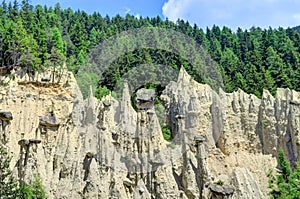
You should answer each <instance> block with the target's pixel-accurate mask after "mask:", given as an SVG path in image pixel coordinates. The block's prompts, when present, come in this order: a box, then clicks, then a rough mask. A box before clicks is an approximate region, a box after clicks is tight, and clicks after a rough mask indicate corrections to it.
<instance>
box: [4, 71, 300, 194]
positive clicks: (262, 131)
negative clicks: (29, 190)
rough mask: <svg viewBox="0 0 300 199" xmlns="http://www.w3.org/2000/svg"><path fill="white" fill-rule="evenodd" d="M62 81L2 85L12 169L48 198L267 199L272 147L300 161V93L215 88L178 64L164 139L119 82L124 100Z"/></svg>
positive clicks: (149, 113) (150, 113) (168, 95)
mask: <svg viewBox="0 0 300 199" xmlns="http://www.w3.org/2000/svg"><path fill="white" fill-rule="evenodd" d="M19 81H20V80H19ZM65 81H67V80H66V79H62V81H61V82H65ZM68 84H69V85H70V86H69V87H66V88H64V87H59V86H56V87H55V88H51V87H43V86H40V87H37V86H35V85H32V84H18V83H17V81H12V82H11V83H10V85H9V86H7V87H1V88H0V99H1V100H0V110H9V111H10V112H11V114H12V115H13V116H14V118H13V120H10V121H9V122H6V121H2V122H1V125H2V128H0V140H1V142H2V143H4V144H6V145H7V146H8V148H9V150H10V151H9V153H10V154H11V156H12V162H11V166H12V168H14V170H15V171H16V172H18V174H19V175H18V176H19V177H20V179H21V180H24V181H27V182H29V181H31V180H32V177H33V176H34V174H36V173H39V175H40V176H41V178H42V180H43V184H44V185H45V188H46V191H47V193H48V195H49V198H147V199H148V198H174V199H175V198H176V199H178V198H211V197H215V198H218V197H219V196H220V195H222V194H223V195H224V194H225V196H226V197H227V198H241V199H242V198H255V199H256V198H267V194H268V192H269V190H268V187H267V186H268V179H267V176H266V175H267V172H268V171H269V170H270V169H271V170H272V169H274V168H275V167H276V155H277V151H278V150H279V149H280V148H283V149H284V151H285V152H286V154H287V155H288V157H289V160H290V161H291V162H295V161H296V160H299V159H300V157H299V155H300V150H299V147H300V145H299V143H300V137H299V131H300V106H299V103H300V93H298V92H295V91H291V90H289V89H278V91H277V95H276V97H273V96H271V95H270V93H269V92H267V91H265V92H264V94H263V97H262V99H258V98H257V97H255V96H254V95H249V94H247V93H245V92H243V91H241V90H238V91H236V92H233V93H224V92H223V91H222V90H220V91H219V93H216V92H215V91H213V90H212V89H211V88H210V87H209V86H207V85H203V84H199V83H197V82H195V81H194V80H193V79H192V78H191V77H190V76H189V75H188V74H187V73H186V72H185V71H184V70H181V71H180V74H179V77H178V81H177V82H171V83H170V84H169V85H168V86H167V87H166V89H165V91H164V93H163V95H162V96H161V98H162V100H163V102H164V105H165V108H166V116H165V117H166V122H167V123H168V125H169V126H170V127H171V130H172V142H171V143H169V142H167V141H165V140H164V139H163V136H162V132H161V128H160V124H159V121H158V117H157V116H156V114H155V111H154V110H151V109H150V110H139V111H135V110H134V109H133V108H132V106H131V101H130V100H131V99H130V94H129V88H128V86H127V84H126V83H125V86H124V90H123V95H122V99H120V100H116V99H114V98H113V97H111V96H107V97H105V98H104V99H103V100H102V101H99V100H97V99H95V98H94V97H93V96H92V95H90V96H89V97H88V98H87V99H86V100H83V98H82V95H81V93H80V91H79V88H78V86H77V84H76V81H75V80H74V78H72V76H71V75H70V78H69V80H68ZM91 93H92V92H91ZM53 125H54V126H53ZM54 127H55V128H54ZM18 143H19V145H18ZM16 146H18V147H16ZM17 162H18V164H16V163H17ZM219 180H220V181H222V183H224V184H223V185H222V186H220V187H219V186H216V185H215V184H216V183H217V182H218V181H219ZM212 185H213V186H212ZM231 187H233V189H234V191H232V189H231Z"/></svg>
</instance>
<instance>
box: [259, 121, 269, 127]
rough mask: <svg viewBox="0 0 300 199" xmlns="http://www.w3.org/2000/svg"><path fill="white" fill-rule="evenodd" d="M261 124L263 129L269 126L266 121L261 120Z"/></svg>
mask: <svg viewBox="0 0 300 199" xmlns="http://www.w3.org/2000/svg"><path fill="white" fill-rule="evenodd" d="M261 123H262V125H263V126H265V127H267V126H269V122H268V120H262V121H261Z"/></svg>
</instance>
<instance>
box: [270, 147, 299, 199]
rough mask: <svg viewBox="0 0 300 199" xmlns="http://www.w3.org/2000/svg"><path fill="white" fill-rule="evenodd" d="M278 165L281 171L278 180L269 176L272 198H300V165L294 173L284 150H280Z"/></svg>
mask: <svg viewBox="0 0 300 199" xmlns="http://www.w3.org/2000/svg"><path fill="white" fill-rule="evenodd" d="M278 163H279V166H280V171H278V175H277V178H274V177H272V175H269V183H270V187H271V188H272V192H271V198H274V199H296V198H300V165H299V164H298V165H297V166H296V168H295V169H294V171H292V169H291V167H290V163H289V162H288V161H287V160H286V158H285V155H284V152H283V151H282V150H280V151H279V153H278ZM270 176H271V177H270ZM274 183H275V186H274Z"/></svg>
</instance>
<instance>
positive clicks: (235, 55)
mask: <svg viewBox="0 0 300 199" xmlns="http://www.w3.org/2000/svg"><path fill="white" fill-rule="evenodd" d="M203 20H205V19H203ZM279 25H280V24H279ZM139 27H160V28H168V29H173V30H176V31H179V32H182V33H184V34H186V35H188V36H190V37H191V38H193V39H195V41H196V42H198V43H199V44H200V45H202V46H203V47H204V48H205V49H206V50H207V51H208V52H209V53H210V55H211V56H212V58H213V59H214V60H215V61H216V62H217V63H218V64H219V69H220V71H221V74H222V76H223V79H224V83H225V90H226V91H227V92H232V91H234V90H237V89H238V88H241V89H243V90H244V91H246V92H248V93H254V94H255V95H257V96H259V97H260V96H261V93H262V90H263V88H264V89H268V90H270V91H271V93H272V94H275V92H276V88H277V87H288V88H291V89H295V90H297V91H299V90H300V86H299V85H300V78H299V77H300V69H299V66H298V65H299V63H300V54H299V53H300V35H299V33H297V32H296V31H295V30H294V29H292V28H287V29H284V28H281V27H279V28H277V27H274V28H271V27H270V28H268V29H262V28H259V27H252V28H250V29H249V30H243V29H241V28H238V29H237V30H231V29H230V28H228V27H218V26H213V27H211V28H207V29H206V30H203V29H201V28H199V27H197V25H191V24H189V23H188V22H185V21H183V20H178V21H177V22H176V23H173V22H171V21H169V20H167V19H166V20H162V19H161V18H160V17H155V18H148V17H146V18H143V17H140V18H136V17H134V16H132V15H126V16H125V17H121V16H120V15H117V16H114V17H109V16H102V15H101V14H100V13H96V12H95V13H93V14H88V13H86V12H84V11H79V10H78V11H74V10H72V9H70V8H68V9H62V8H61V7H60V5H59V4H56V6H55V7H54V8H53V7H47V6H41V5H37V6H32V5H30V3H29V1H28V0H23V1H22V3H21V4H19V3H18V2H17V1H16V0H15V1H14V2H5V1H3V2H2V4H1V7H0V46H1V47H0V62H1V72H2V73H9V71H10V70H11V69H12V68H20V69H23V71H25V72H26V73H29V74H33V73H35V71H39V70H43V69H44V68H45V67H47V66H48V65H49V62H51V61H52V62H53V60H54V61H56V62H64V61H66V62H67V65H68V67H69V68H70V70H72V71H73V72H74V74H77V72H78V70H79V68H80V67H84V64H85V62H86V59H87V58H88V55H89V53H90V51H91V50H92V49H93V48H94V47H96V46H97V45H98V44H99V43H100V42H101V41H103V40H105V39H107V38H109V37H111V36H113V35H116V34H117V33H120V32H123V31H126V30H131V29H134V28H139ZM149 57H150V60H152V61H155V63H157V64H164V65H170V66H174V68H178V66H180V65H183V66H186V67H187V68H188V64H189V63H188V62H187V61H186V60H184V59H183V58H181V57H178V56H177V55H174V54H172V53H170V52H166V51H162V50H153V49H139V50H136V51H134V52H130V53H128V54H126V55H123V59H122V58H120V59H119V60H118V61H117V62H114V63H113V64H114V65H118V67H116V68H117V70H118V71H117V72H116V73H114V74H115V75H114V76H112V77H110V80H111V82H105V85H103V84H101V82H100V83H99V84H100V86H102V87H104V86H106V87H108V88H109V89H112V88H113V86H114V83H115V82H116V81H118V80H119V79H120V76H122V74H123V73H124V71H125V72H126V71H128V69H129V68H131V67H134V66H136V65H137V64H142V63H146V62H147V61H149V59H148V58H149ZM54 58H55V59H54ZM146 58H147V59H146ZM187 71H188V72H189V73H192V72H191V71H189V70H188V69H187ZM191 75H193V74H191Z"/></svg>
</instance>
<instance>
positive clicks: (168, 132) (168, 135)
mask: <svg viewBox="0 0 300 199" xmlns="http://www.w3.org/2000/svg"><path fill="white" fill-rule="evenodd" d="M161 130H162V134H163V136H164V139H165V140H167V141H171V130H170V129H169V127H168V126H167V125H166V124H165V125H164V126H163V127H162V129H161Z"/></svg>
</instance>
